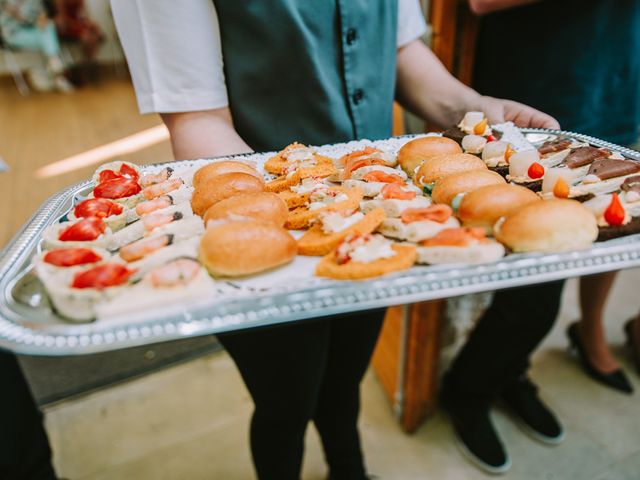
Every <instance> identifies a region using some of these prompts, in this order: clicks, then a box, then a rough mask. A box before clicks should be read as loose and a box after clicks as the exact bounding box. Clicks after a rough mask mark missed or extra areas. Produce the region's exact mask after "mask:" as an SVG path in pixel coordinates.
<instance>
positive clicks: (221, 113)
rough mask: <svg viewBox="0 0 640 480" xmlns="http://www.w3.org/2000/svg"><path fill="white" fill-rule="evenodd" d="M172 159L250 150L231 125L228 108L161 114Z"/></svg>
mask: <svg viewBox="0 0 640 480" xmlns="http://www.w3.org/2000/svg"><path fill="white" fill-rule="evenodd" d="M161 117H162V120H163V122H164V123H165V125H166V126H167V128H168V129H169V133H170V134H171V146H172V148H173V156H174V157H175V159H176V160H184V159H193V158H205V157H216V156H222V155H232V154H236V153H247V152H251V151H252V149H251V147H249V145H247V144H246V143H245V141H244V140H242V138H241V137H240V135H238V132H236V131H235V129H234V127H233V122H232V120H231V113H230V112H229V109H228V108H220V109H215V110H205V111H200V112H184V113H163V114H161Z"/></svg>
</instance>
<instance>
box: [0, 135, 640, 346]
mask: <svg viewBox="0 0 640 480" xmlns="http://www.w3.org/2000/svg"><path fill="white" fill-rule="evenodd" d="M522 132H523V133H524V134H525V136H526V137H527V138H528V139H529V140H531V141H532V142H533V143H538V142H542V141H544V140H546V139H548V138H553V136H555V135H560V134H562V135H568V136H571V137H573V138H576V139H578V140H583V141H586V142H589V143H591V144H592V145H595V146H599V147H607V148H609V149H611V150H613V151H618V152H620V153H622V154H623V155H625V156H626V157H628V158H631V159H634V160H638V161H640V152H636V151H634V150H630V149H627V148H623V147H620V146H618V145H613V144H611V143H608V142H604V141H602V140H598V139H596V138H592V137H588V136H585V135H579V134H574V133H571V132H563V131H555V130H543V129H523V130H522ZM412 137H413V136H406V137H399V138H397V139H390V140H389V141H391V142H394V141H395V142H396V144H398V145H399V144H401V143H402V142H403V141H406V140H408V139H410V138H412ZM368 143H369V144H371V142H368ZM376 143H377V142H373V144H376ZM360 144H362V142H360ZM357 146H359V145H358V144H357V142H356V143H354V142H351V143H350V144H339V145H333V146H326V147H323V148H324V149H325V151H324V152H323V150H322V149H320V150H321V152H323V153H330V152H331V151H334V152H335V151H337V150H336V149H338V150H339V149H340V148H342V149H344V148H354V147H357ZM253 156H254V157H255V156H256V155H255V154H254V155H253ZM242 157H245V158H246V157H247V156H246V155H243V156H242ZM263 157H264V155H263ZM191 163H193V162H191ZM163 165H166V164H163ZM163 165H153V166H148V167H144V169H145V170H154V169H159V168H161V167H162V166H163ZM173 165H175V163H174V164H173ZM90 188H91V182H90V181H86V182H82V183H79V184H77V185H74V186H72V187H70V188H68V189H66V190H64V191H62V192H60V193H58V194H56V195H54V196H53V197H51V198H50V199H49V200H47V201H46V202H45V203H44V205H42V207H41V208H40V209H39V210H38V211H37V212H36V213H35V215H33V217H32V218H31V220H29V221H28V222H27V223H26V225H24V227H23V228H22V229H21V230H20V232H19V233H18V234H17V235H16V236H15V237H14V238H13V239H12V240H11V241H10V242H9V244H8V245H7V247H6V248H5V249H4V250H3V251H2V252H0V347H3V348H6V349H8V350H12V351H14V352H17V353H22V354H31V355H82V354H90V353H96V352H103V351H108V350H117V349H123V348H127V347H133V346H138V345H144V344H151V343H158V342H164V341H168V340H175V339H179V338H185V337H192V336H196V335H208V334H215V333H221V332H228V331H232V330H240V329H246V328H254V327H261V326H267V325H275V324H279V323H284V322H293V321H299V320H304V319H309V318H314V317H319V316H325V315H333V314H338V313H346V312H351V311H357V310H366V309H371V308H378V307H386V306H391V305H399V304H404V303H413V302H419V301H425V300H434V299H440V298H447V297H453V296H458V295H464V294H468V293H476V292H481V291H488V290H496V289H502V288H508V287H516V286H521V285H529V284H535V283H543V282H548V281H551V280H556V279H561V278H569V277H574V276H579V275H586V274H593V273H598V272H604V271H610V270H620V269H626V268H632V267H637V266H640V235H631V236H627V237H623V238H619V239H615V240H611V241H608V242H602V243H596V244H595V245H593V247H592V248H590V249H588V250H581V251H575V252H563V253H555V254H517V255H509V256H507V257H505V258H504V259H502V260H501V261H499V262H496V263H492V264H486V265H481V266H460V265H455V266H433V267H424V266H420V267H414V268H412V269H410V270H407V271H405V272H401V273H398V274H394V275H389V276H385V277H382V278H378V279H374V280H369V281H361V282H338V281H331V280H320V279H311V278H310V279H309V281H308V282H298V281H293V282H289V284H288V285H287V286H286V287H285V286H280V287H278V288H269V289H264V288H256V289H253V290H252V291H251V293H250V295H247V292H246V289H245V291H244V294H243V295H239V296H238V295H233V294H229V295H222V296H218V297H217V298H216V299H212V300H211V302H209V301H207V302H204V303H200V304H198V305H177V306H176V308H175V309H173V310H170V309H163V310H160V311H158V310H156V311H152V312H148V313H138V314H135V315H133V314H132V315H127V316H124V317H117V318H114V319H113V320H111V319H110V320H103V321H97V322H94V323H85V324H77V323H70V322H68V321H65V320H64V319H62V318H60V317H58V316H57V315H56V314H55V312H53V311H52V310H51V308H50V307H49V304H48V299H47V297H46V293H44V290H43V288H42V285H41V284H40V282H39V280H38V279H37V278H36V277H35V276H34V275H33V274H32V273H31V271H30V264H31V257H32V256H33V255H34V254H35V253H36V252H37V251H38V249H39V243H40V236H41V233H42V231H43V229H44V228H45V227H46V226H47V225H50V224H52V223H55V222H57V221H58V220H59V219H60V217H62V216H63V215H65V214H66V213H67V212H68V211H69V210H70V208H71V207H72V206H73V204H74V198H76V196H78V195H83V194H85V193H87V192H88V191H89V190H90ZM292 283H293V285H291V284H292ZM229 285H230V286H231V287H233V284H232V283H231V284H229Z"/></svg>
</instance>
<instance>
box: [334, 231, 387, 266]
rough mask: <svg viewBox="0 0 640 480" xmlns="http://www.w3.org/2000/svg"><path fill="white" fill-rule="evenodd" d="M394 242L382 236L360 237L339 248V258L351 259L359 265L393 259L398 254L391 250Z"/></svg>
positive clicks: (344, 243)
mask: <svg viewBox="0 0 640 480" xmlns="http://www.w3.org/2000/svg"><path fill="white" fill-rule="evenodd" d="M392 245H393V242H391V241H390V240H387V239H386V238H384V237H383V236H382V235H366V236H358V237H355V238H353V239H351V240H349V241H346V242H343V243H342V244H341V245H340V246H339V247H338V256H339V257H342V258H345V257H346V258H349V259H351V260H353V261H354V262H358V263H371V262H375V261H376V260H379V259H382V258H391V257H394V256H395V255H396V252H395V251H394V250H393V248H391V246H392Z"/></svg>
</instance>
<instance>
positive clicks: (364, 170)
mask: <svg viewBox="0 0 640 480" xmlns="http://www.w3.org/2000/svg"><path fill="white" fill-rule="evenodd" d="M371 172H383V173H386V174H388V175H397V176H398V177H400V178H402V179H403V180H406V179H407V174H406V173H404V172H403V171H402V170H397V169H395V168H391V167H387V166H385V165H367V166H365V167H360V168H358V169H356V170H354V171H353V172H352V173H351V178H353V179H354V180H362V179H363V178H364V176H365V175H366V174H368V173H371Z"/></svg>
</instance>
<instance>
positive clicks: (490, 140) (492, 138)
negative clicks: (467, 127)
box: [487, 135, 498, 143]
mask: <svg viewBox="0 0 640 480" xmlns="http://www.w3.org/2000/svg"><path fill="white" fill-rule="evenodd" d="M497 140H498V139H497V138H496V137H494V136H493V135H487V143H489V142H495V141H497Z"/></svg>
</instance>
